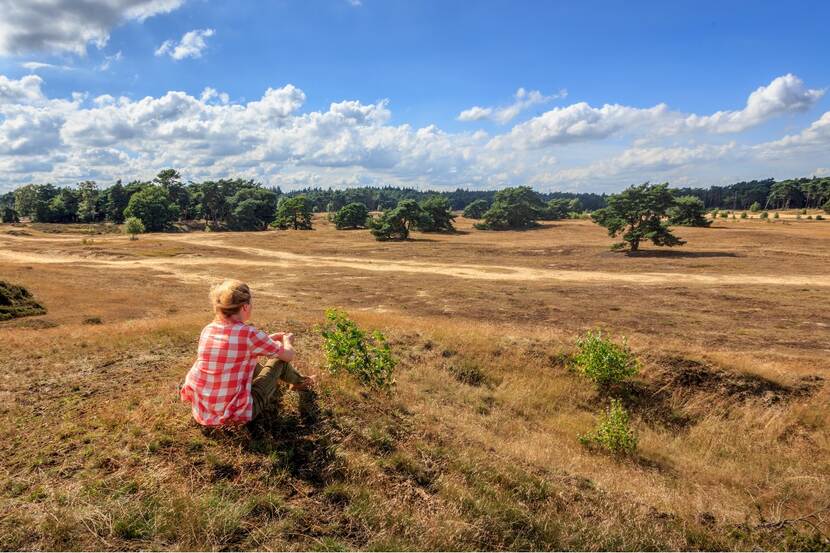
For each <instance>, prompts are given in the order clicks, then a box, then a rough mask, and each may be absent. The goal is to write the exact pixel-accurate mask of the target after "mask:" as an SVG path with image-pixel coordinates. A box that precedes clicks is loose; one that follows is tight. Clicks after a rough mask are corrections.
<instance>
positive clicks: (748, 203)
mask: <svg viewBox="0 0 830 553" xmlns="http://www.w3.org/2000/svg"><path fill="white" fill-rule="evenodd" d="M661 186H662V185H661ZM665 187H666V189H667V194H670V195H671V196H672V198H673V199H672V201H671V202H670V203H671V205H670V206H669V205H667V206H666V212H665V213H664V215H668V213H669V212H668V210H669V209H671V210H672V212H673V213H675V214H680V215H676V216H673V218H674V220H675V222H674V223H673V224H697V225H703V224H705V223H704V222H705V221H706V218H705V216H703V213H704V212H705V210H706V209H711V208H715V209H718V208H732V209H747V208H753V207H755V208H757V207H760V206H764V208H765V209H766V208H778V209H780V208H785V209H786V208H805V207H808V208H813V207H821V206H824V207H825V209H826V210H828V212H830V178H816V177H814V178H801V179H788V180H784V181H778V182H776V181H774V180H772V179H768V180H763V181H751V182H740V183H736V184H733V185H730V186H713V187H711V188H708V189H695V188H681V189H673V190H669V189H668V185H665ZM618 196H619V195H618V194H612V195H606V194H602V195H600V194H593V193H580V194H577V193H565V192H552V193H540V192H536V191H534V190H533V189H532V188H530V187H528V186H518V187H513V188H505V189H503V190H499V191H495V190H491V191H478V190H475V191H474V190H464V189H457V190H455V191H452V192H424V191H420V190H415V189H413V188H398V187H391V186H386V187H362V188H350V189H344V190H333V189H321V188H307V189H303V190H295V191H292V192H288V193H283V192H282V190H280V189H279V188H267V187H264V186H262V185H261V184H259V183H257V182H255V181H253V180H246V179H220V180H216V181H203V182H188V183H185V182H183V180H182V178H181V175H180V174H179V173H178V171H176V170H175V169H165V170H163V171H161V172H159V174H158V175H157V176H156V177H155V178H154V179H153V180H152V181H146V182H144V181H132V182H130V183H128V184H126V185H124V184H122V183H121V181H118V182H116V183H115V184H113V185H112V186H109V187H107V188H99V187H98V185H97V184H96V183H95V182H93V181H84V182H81V183H79V184H78V185H77V186H76V187H74V188H71V187H55V186H53V185H51V184H28V185H25V186H21V187H19V188H17V189H16V190H14V191H13V192H9V193H6V194H3V195H0V216H1V217H2V221H3V222H16V221H19V220H20V219H21V218H28V219H29V220H31V221H33V222H45V223H75V222H81V223H97V222H110V223H116V224H121V223H124V222H125V220H126V219H128V218H135V219H137V220H139V221H140V222H141V226H138V225H137V224H135V223H134V224H133V225H132V226H131V228H133V229H140V228H143V229H144V230H146V231H160V230H164V229H166V228H170V226H171V225H172V224H174V223H176V222H182V221H203V222H204V225H205V227H206V228H207V229H209V230H264V229H267V228H269V227H272V228H283V229H285V228H293V229H306V228H311V224H312V223H311V221H312V214H313V213H314V212H320V211H326V212H328V213H329V214H330V215H329V216H330V217H331V219H332V220H333V221H334V222H335V224H336V226H337V228H342V229H346V228H369V229H370V230H371V231H372V233H373V234H374V235H375V236H376V237H377V238H378V239H380V240H391V239H405V238H406V237H408V235H409V231H410V229H413V228H415V229H418V230H421V231H424V232H441V231H444V232H447V231H452V230H454V228H453V221H454V215H453V212H454V211H459V210H462V209H463V213H464V216H465V217H467V218H471V219H477V220H479V222H478V223H477V224H476V227H477V228H479V229H484V230H509V229H526V228H531V227H533V226H536V225H537V224H538V223H537V222H538V221H540V220H541V221H544V220H557V219H563V218H567V217H582V216H587V214H586V212H588V213H597V212H601V211H602V210H603V209H605V210H607V209H608V208H609V207H612V200H614V198H617V197H618ZM614 201H616V200H614ZM371 211H380V212H382V213H381V215H380V216H379V217H371V216H370V215H369V212H371ZM606 212H607V211H606ZM595 220H596V217H595ZM677 221H685V222H677ZM689 221H692V222H691V223H689Z"/></svg>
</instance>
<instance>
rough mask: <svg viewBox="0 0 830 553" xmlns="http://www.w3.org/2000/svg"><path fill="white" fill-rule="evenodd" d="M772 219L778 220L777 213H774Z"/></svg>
mask: <svg viewBox="0 0 830 553" xmlns="http://www.w3.org/2000/svg"><path fill="white" fill-rule="evenodd" d="M772 218H773V219H778V218H779V216H778V212H777V211H776V212H775V214H774V215H773V216H772Z"/></svg>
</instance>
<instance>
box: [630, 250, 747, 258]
mask: <svg viewBox="0 0 830 553" xmlns="http://www.w3.org/2000/svg"><path fill="white" fill-rule="evenodd" d="M619 253H622V254H625V256H626V257H646V258H661V257H662V258H667V259H684V258H688V259H701V258H706V257H742V256H741V255H739V254H736V253H733V252H684V251H681V250H638V251H636V252H629V251H623V252H619Z"/></svg>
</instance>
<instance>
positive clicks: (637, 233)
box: [591, 183, 685, 252]
mask: <svg viewBox="0 0 830 553" xmlns="http://www.w3.org/2000/svg"><path fill="white" fill-rule="evenodd" d="M673 205H674V196H673V195H672V193H671V190H669V185H668V183H665V184H649V183H645V184H641V185H640V186H632V187H630V188H628V189H626V190H624V191H623V192H620V193H619V194H612V195H611V196H609V197H608V200H607V206H606V207H604V208H602V209H598V210H597V211H595V212H594V213H593V214H592V215H591V218H592V219H593V220H594V222H595V223H597V224H599V225H601V226H603V227H605V228H607V229H608V235H609V236H612V237H613V236H617V235H619V234H621V235H622V239H623V242H619V243H617V244H614V245H613V246H612V249H614V250H619V249H622V248H624V247H625V246H626V244H627V245H628V247H629V249H630V251H632V252H636V251H637V250H638V249H639V248H640V242H641V241H643V240H651V241H652V242H653V243H654V245H655V246H679V245H683V244H685V242H684V241H683V240H680V239H679V238H677V237H676V236H675V235H673V234H672V233H671V231H670V230H669V226H668V224H667V223H666V222H664V221H663V217H664V216H666V214H667V212H668V210H669V208H671V207H672V206H673Z"/></svg>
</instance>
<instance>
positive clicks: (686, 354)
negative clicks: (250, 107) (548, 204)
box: [0, 216, 830, 550]
mask: <svg viewBox="0 0 830 553" xmlns="http://www.w3.org/2000/svg"><path fill="white" fill-rule="evenodd" d="M782 218H783V219H782V220H778V221H775V222H772V221H770V222H764V221H760V220H758V219H757V218H756V219H751V220H739V221H732V220H723V221H721V220H719V221H716V222H715V224H714V225H713V227H712V228H681V229H678V234H679V235H680V236H681V237H682V238H683V239H685V240H687V241H688V244H687V245H686V246H683V247H681V248H674V249H661V250H659V251H658V250H657V249H655V248H653V247H649V246H645V249H644V250H643V251H642V252H640V253H639V254H638V255H636V256H626V255H623V254H620V253H612V252H610V251H608V247H609V245H610V243H611V242H612V241H613V240H612V239H610V238H608V236H607V235H606V233H605V231H604V230H603V229H601V228H599V227H597V226H595V225H593V224H592V223H591V222H589V221H578V220H568V221H557V222H555V223H551V224H548V225H545V226H544V228H541V229H537V230H532V231H526V232H483V231H476V230H474V229H472V222H471V221H467V220H464V219H459V220H458V225H457V226H458V229H459V232H457V233H455V234H437V235H436V234H429V235H427V234H421V233H414V235H413V236H414V240H412V241H409V242H405V243H380V242H376V241H375V240H374V239H372V237H371V236H370V235H369V233H368V232H367V231H336V230H334V228H333V227H332V226H331V225H330V224H329V223H328V222H327V221H326V220H325V219H324V218H323V217H318V218H317V219H316V220H315V229H316V230H314V231H279V232H261V233H179V234H151V235H142V236H141V237H140V239H139V240H137V241H130V240H129V239H128V238H127V237H126V236H124V235H119V234H112V233H107V234H101V235H95V236H81V235H80V234H72V233H68V232H64V233H61V232H58V233H55V232H45V231H47V230H48V231H51V230H55V229H54V228H46V227H41V228H40V229H39V230H38V229H37V228H33V227H31V226H16V227H12V226H9V225H0V279H2V280H8V281H10V282H13V283H16V284H21V285H24V286H26V287H27V288H28V289H29V290H30V291H31V292H32V293H33V294H34V295H35V297H36V298H37V299H38V300H39V301H40V302H41V303H42V304H43V305H44V306H46V308H47V309H48V313H47V314H46V315H43V316H38V317H27V318H23V319H16V320H13V321H8V322H5V323H0V378H1V379H2V380H1V381H0V396H2V398H3V400H4V401H3V402H2V404H1V405H2V410H3V413H2V417H0V432H1V433H2V435H3V436H4V437H5V439H4V440H2V441H0V456H2V457H1V458H2V464H1V465H0V466H2V470H0V548H2V549H156V548H158V549H214V548H216V549H329V550H330V549H342V548H358V549H449V550H457V549H562V548H569V549H655V548H656V549H754V548H775V549H817V548H818V549H827V548H828V547H830V542H829V541H828V536H830V512H828V511H827V509H828V508H830V504H829V503H828V499H827V498H828V497H830V433H828V428H830V222H827V221H814V220H813V221H806V220H795V219H794V216H793V217H789V216H782ZM224 277H235V278H240V279H243V280H246V281H247V282H249V283H250V284H251V286H252V288H253V290H254V298H255V306H254V318H253V322H254V323H255V324H258V325H259V326H262V327H263V328H266V329H269V330H271V331H275V330H278V329H286V330H291V331H293V332H295V333H296V334H297V337H298V339H297V346H298V352H299V355H300V357H299V360H298V363H297V364H298V366H299V368H300V369H301V370H302V371H306V372H317V373H319V374H321V376H322V383H321V386H320V393H319V398H318V402H319V407H320V415H319V417H318V419H317V420H315V421H307V420H305V421H304V420H301V419H300V418H298V417H297V416H296V411H297V407H296V404H295V403H296V400H295V398H294V397H293V395H292V394H290V393H287V394H286V396H285V399H284V405H283V407H284V409H283V410H282V411H281V412H280V413H279V414H275V415H274V416H273V417H271V419H270V420H269V422H268V425H267V426H268V428H265V429H262V428H260V429H259V430H260V431H259V432H254V434H253V435H249V434H248V433H246V432H242V431H240V432H238V433H218V434H213V435H207V436H206V435H203V433H202V432H201V431H200V430H199V429H198V428H197V427H196V426H195V425H194V424H193V423H191V422H190V415H189V408H188V406H187V405H184V404H182V403H180V402H179V401H178V400H177V397H176V386H177V384H178V382H179V380H180V379H181V378H182V377H183V376H184V374H185V372H186V371H187V369H188V368H189V366H190V364H191V363H192V360H193V357H194V354H195V348H196V344H197V341H198V333H199V330H200V329H201V327H202V326H203V325H204V324H205V323H206V322H208V321H209V320H210V318H211V313H210V312H209V306H208V303H207V299H206V296H207V290H208V286H209V284H210V283H212V282H214V281H216V280H219V279H221V278H224ZM332 306H339V307H342V308H343V309H345V310H346V311H347V312H348V313H349V314H350V315H351V316H352V317H353V318H354V319H355V320H357V321H358V322H359V323H360V324H361V325H363V326H366V327H369V328H380V329H382V330H383V331H384V332H386V333H387V336H388V337H389V338H390V341H391V343H392V346H393V351H394V353H395V354H396V355H397V357H398V358H399V359H400V364H399V366H398V372H397V382H398V384H397V388H396V390H395V391H394V392H392V393H390V394H385V393H375V392H366V391H364V390H362V389H360V388H359V387H358V386H357V385H356V384H354V383H353V382H351V381H349V380H348V379H345V378H340V377H337V378H335V377H332V376H330V375H327V374H326V373H325V369H324V368H323V358H322V353H321V350H320V337H319V334H318V333H317V332H316V331H315V325H316V324H318V323H320V322H321V321H322V314H323V310H324V309H326V308H327V307H332ZM596 327H601V328H603V329H605V330H606V331H608V332H610V333H611V334H613V335H614V336H626V337H628V340H629V343H630V345H631V346H632V348H633V349H634V351H635V352H636V353H637V355H638V357H639V358H640V360H641V361H642V363H643V370H642V373H641V375H640V376H639V377H638V378H637V381H636V382H635V384H633V385H632V386H631V387H630V388H629V389H628V390H627V391H626V394H625V397H624V403H625V404H626V406H627V407H628V409H629V410H630V411H631V413H632V416H633V422H634V425H635V428H636V430H637V432H638V434H639V437H640V445H639V450H638V453H637V454H636V455H635V456H634V457H633V458H629V459H623V460H618V459H615V458H613V457H611V456H609V455H605V454H603V453H600V452H596V451H590V450H588V449H586V448H585V447H583V446H582V445H581V444H580V443H579V441H578V437H579V435H580V434H583V433H585V432H587V431H589V430H590V429H591V428H592V427H593V425H594V423H595V420H596V416H597V414H598V413H601V412H602V411H603V410H604V408H605V406H606V405H607V398H606V397H603V396H601V395H600V394H598V393H597V392H596V391H595V389H594V388H593V387H592V386H591V385H590V383H588V382H587V381H586V380H584V379H583V378H581V377H580V376H578V375H577V374H575V373H574V372H572V371H571V370H569V366H570V364H569V362H568V358H569V355H570V354H571V353H572V352H573V343H574V340H575V338H576V337H577V336H579V335H580V334H582V333H584V332H585V331H586V330H588V329H591V328H596ZM470 374H474V375H476V378H474V379H470V378H465V377H463V375H470ZM459 375H462V376H461V377H460V376H459Z"/></svg>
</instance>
